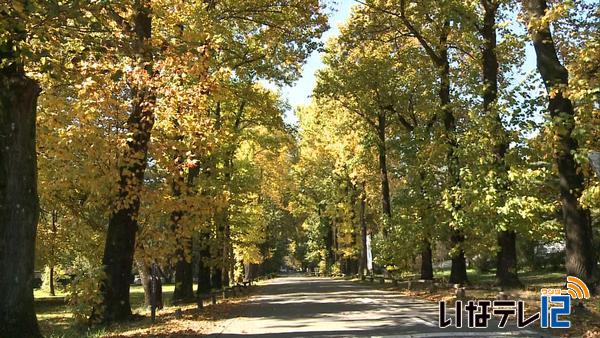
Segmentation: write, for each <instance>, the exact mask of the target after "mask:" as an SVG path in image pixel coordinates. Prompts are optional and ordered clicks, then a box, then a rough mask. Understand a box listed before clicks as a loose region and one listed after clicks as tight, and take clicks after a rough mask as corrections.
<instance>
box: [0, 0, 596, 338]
mask: <svg viewBox="0 0 600 338" xmlns="http://www.w3.org/2000/svg"><path fill="white" fill-rule="evenodd" d="M326 6H327V4H326V3H323V2H319V1H300V0H297V1H267V0H264V1H263V0H260V1H252V2H240V1H203V2H191V3H190V2H186V1H175V2H173V1H160V0H157V1H155V0H152V1H150V0H147V1H141V0H139V1H138V0H136V1H124V2H123V1H119V2H112V1H108V2H95V1H91V2H86V3H81V2H53V1H13V2H11V3H10V4H3V5H0V19H1V21H0V28H2V30H1V31H2V33H0V87H1V88H0V89H2V90H1V92H0V113H1V115H0V130H2V131H1V134H0V136H2V137H1V138H0V143H2V144H0V148H1V150H0V159H1V163H2V168H3V169H2V174H1V175H0V190H1V195H2V200H1V204H0V207H1V210H0V214H1V216H0V217H1V224H0V235H1V237H0V238H1V240H2V242H1V243H0V250H1V253H2V255H1V256H0V268H1V272H2V273H1V275H2V277H1V279H0V281H1V285H2V288H3V289H5V290H9V291H8V292H5V293H3V294H2V295H3V297H5V298H2V300H0V309H1V312H0V319H1V320H2V324H3V327H8V328H9V332H11V334H12V332H15V333H14V335H21V334H27V335H32V336H35V335H38V330H37V328H36V325H35V317H34V315H35V314H34V311H33V297H32V294H31V292H30V291H31V290H30V285H29V284H30V282H29V281H31V279H32V274H33V267H34V264H37V265H38V266H40V267H41V266H42V265H47V266H48V269H49V271H50V274H51V275H55V274H60V275H61V277H64V275H68V276H69V278H68V279H69V280H70V279H72V285H71V287H72V289H71V294H72V295H71V301H72V304H73V306H74V308H75V309H76V312H77V314H78V315H79V316H80V317H81V318H87V317H90V316H91V317H92V318H94V319H98V320H101V321H104V322H110V321H117V320H124V319H127V318H129V317H130V315H131V307H130V305H129V285H130V282H131V280H132V273H133V274H139V275H140V277H142V279H144V277H145V276H147V272H148V269H149V267H150V266H151V265H153V264H156V265H157V266H159V267H160V270H161V273H162V274H163V275H164V277H165V278H166V279H171V278H170V277H173V278H172V280H173V282H174V283H175V292H174V297H173V298H174V299H173V301H176V302H185V301H191V300H193V298H194V290H193V284H194V277H196V281H197V283H198V287H197V290H196V293H204V292H207V291H208V290H210V289H211V288H220V287H222V286H225V285H229V284H231V283H234V282H237V281H239V280H240V279H243V278H250V277H251V276H252V275H253V274H255V273H257V272H258V271H259V270H262V272H271V271H277V270H278V269H279V268H280V267H282V266H289V267H293V268H301V269H306V268H315V267H319V268H320V269H322V270H328V271H330V272H340V273H346V274H354V273H360V274H364V273H366V265H367V264H366V257H367V255H368V253H367V242H368V241H371V240H372V243H373V250H374V251H373V253H374V258H375V262H376V265H377V266H379V268H378V269H381V268H382V267H385V269H386V270H388V271H389V272H394V273H399V274H402V273H415V272H416V273H418V274H419V276H420V277H421V278H422V279H432V278H434V265H435V264H434V263H436V262H439V261H441V260H444V259H445V258H450V259H451V260H452V268H451V274H450V276H449V281H451V282H456V283H466V282H467V281H468V280H467V273H466V271H467V266H468V265H470V266H473V267H475V266H476V267H479V268H486V267H487V268H490V267H491V268H492V269H494V268H495V270H496V271H495V272H496V277H497V283H498V284H500V285H502V286H515V285H518V284H519V280H518V275H517V272H518V271H519V266H518V263H519V262H521V263H523V262H524V263H527V259H524V258H527V257H529V256H530V255H521V251H523V250H530V249H531V248H533V247H535V246H539V245H543V244H548V243H557V242H558V243H563V242H564V244H565V246H566V257H567V261H566V271H567V272H568V273H569V274H573V275H576V276H579V277H580V278H582V279H584V280H585V281H586V282H587V283H588V284H590V285H593V284H594V283H596V281H597V278H596V275H595V274H596V273H597V260H598V257H597V255H596V254H595V252H596V251H597V250H595V246H597V243H596V242H594V238H596V239H597V238H598V236H597V214H598V202H597V201H598V196H599V192H600V188H599V184H600V183H598V180H597V178H594V177H593V173H592V171H591V170H590V168H589V165H588V163H587V153H588V152H589V151H590V150H594V149H596V150H597V148H598V146H599V145H598V138H597V134H598V125H600V124H599V123H598V116H599V115H598V102H599V101H598V88H597V87H598V67H597V63H598V57H597V54H598V46H599V43H598V36H599V35H598V28H597V27H598V25H597V24H598V22H597V21H598V6H597V4H594V3H590V2H588V1H572V2H564V3H563V2H556V3H554V2H552V3H546V2H545V1H537V0H536V1H522V2H516V1H511V0H506V1H504V0H502V1H500V0H498V1H493V0H480V1H454V0H447V1H426V0H423V1H408V0H406V1H399V2H389V1H376V0H369V1H362V2H359V4H358V5H357V6H355V8H354V11H353V14H352V16H351V18H350V19H349V20H348V22H346V24H345V25H344V26H343V27H342V28H341V30H340V31H341V33H340V35H339V36H337V37H335V38H334V39H332V41H330V42H329V43H328V44H327V45H326V46H325V49H324V59H323V60H324V65H325V67H324V69H322V70H321V71H319V73H318V75H317V77H318V84H317V86H316V88H315V91H314V93H313V98H312V101H311V102H310V103H309V104H307V105H306V106H305V107H301V108H299V109H298V110H297V112H296V113H297V116H298V118H299V124H298V126H297V128H295V127H294V126H290V125H287V124H286V123H284V120H283V115H284V114H285V112H286V111H289V109H290V107H288V106H287V104H286V103H285V102H284V101H283V100H282V98H281V97H280V95H279V93H278V91H277V90H276V88H275V87H277V86H280V85H284V84H290V83H291V82H293V81H294V80H295V79H297V78H298V76H299V75H300V70H301V67H302V65H303V62H304V60H305V59H306V58H307V57H308V55H310V53H311V52H313V51H315V50H316V49H317V48H319V47H320V43H319V40H318V38H319V37H320V35H321V34H322V33H323V32H324V31H325V30H326V28H327V27H326V19H327V17H326V15H325V12H326ZM514 8H518V9H520V10H522V14H521V15H515V14H514V13H513V12H514V11H513V10H512V9H514ZM528 41H531V45H529V42H528ZM531 47H533V48H531ZM534 56H535V58H536V59H537V61H538V62H537V64H538V70H539V75H538V72H533V73H531V72H530V74H524V73H526V71H527V70H533V69H529V68H527V67H529V66H524V64H527V60H528V59H532V58H533V57H534ZM530 68H531V67H530ZM36 181H37V183H36ZM38 193H39V205H38ZM559 208H562V216H559ZM38 211H41V216H40V217H38V214H39V213H38ZM561 222H562V225H561ZM563 225H564V231H565V234H566V236H563V235H562V229H563V228H562V226H563ZM36 226H37V234H38V237H37V240H36V237H35V233H36ZM34 246H37V248H38V251H37V252H38V253H37V255H34V254H33V252H34ZM101 253H103V254H101ZM100 257H102V259H100ZM34 259H35V260H34ZM134 261H135V262H136V264H135V266H134V265H133V262H134ZM490 262H491V263H490ZM6 271H10V273H5V272H6ZM171 275H172V276H171ZM51 279H52V278H51ZM52 280H53V279H52ZM15 281H17V282H15ZM48 284H49V285H53V283H48ZM5 324H6V325H5Z"/></svg>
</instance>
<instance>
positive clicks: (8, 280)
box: [0, 32, 41, 337]
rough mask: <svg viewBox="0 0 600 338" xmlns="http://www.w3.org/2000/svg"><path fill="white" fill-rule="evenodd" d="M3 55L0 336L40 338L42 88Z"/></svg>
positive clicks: (0, 92)
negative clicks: (36, 280) (36, 282)
mask: <svg viewBox="0 0 600 338" xmlns="http://www.w3.org/2000/svg"><path fill="white" fill-rule="evenodd" d="M9 33H10V32H9ZM23 34H24V33H23ZM9 38H10V35H9ZM0 47H7V46H5V45H0ZM0 50H2V48H0ZM4 50H8V51H9V52H7V53H8V54H9V55H8V57H7V55H6V54H5V53H4V52H0V65H3V63H4V62H7V64H8V66H5V67H4V68H0V327H1V329H0V331H2V335H3V336H6V337H40V336H41V335H40V331H39V328H38V324H37V319H36V316H35V311H34V306H33V268H34V257H35V235H36V228H37V222H38V217H39V201H38V195H37V164H36V163H37V157H36V148H35V121H36V107H37V98H38V96H39V93H40V87H39V86H38V84H37V83H36V82H35V81H34V80H32V79H30V78H28V77H27V76H26V75H25V71H24V69H23V67H22V65H18V64H17V61H16V58H14V55H10V54H12V50H13V48H12V45H11V44H10V43H9V49H4ZM13 58H14V59H13Z"/></svg>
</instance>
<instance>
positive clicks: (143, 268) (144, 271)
mask: <svg viewBox="0 0 600 338" xmlns="http://www.w3.org/2000/svg"><path fill="white" fill-rule="evenodd" d="M135 265H136V266H137V269H138V273H139V274H140V281H141V282H142V288H143V289H144V305H145V306H150V267H149V266H147V265H146V264H144V262H143V261H142V260H140V259H136V260H135Z"/></svg>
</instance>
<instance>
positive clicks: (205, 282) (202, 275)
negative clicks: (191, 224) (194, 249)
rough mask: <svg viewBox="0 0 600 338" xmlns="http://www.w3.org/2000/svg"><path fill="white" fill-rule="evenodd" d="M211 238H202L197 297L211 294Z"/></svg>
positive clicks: (205, 236) (206, 236)
mask: <svg viewBox="0 0 600 338" xmlns="http://www.w3.org/2000/svg"><path fill="white" fill-rule="evenodd" d="M209 240H210V236H209V235H208V234H206V235H204V236H203V237H202V241H200V246H201V248H200V251H199V257H198V288H197V289H196V294H197V295H202V294H206V293H208V292H210V265H209V264H208V260H209V259H210V250H209V248H208V245H209V244H208V242H209Z"/></svg>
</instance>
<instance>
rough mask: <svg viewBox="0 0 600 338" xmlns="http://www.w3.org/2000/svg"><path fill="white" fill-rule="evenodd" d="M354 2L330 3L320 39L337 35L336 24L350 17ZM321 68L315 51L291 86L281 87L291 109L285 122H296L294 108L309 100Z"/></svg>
mask: <svg viewBox="0 0 600 338" xmlns="http://www.w3.org/2000/svg"><path fill="white" fill-rule="evenodd" d="M354 4H355V2H354V0H338V1H336V3H334V4H331V5H330V6H332V7H333V8H334V12H333V13H331V15H330V16H329V27H330V28H329V30H328V31H327V32H325V34H323V36H322V37H321V41H323V42H326V41H327V40H329V39H330V38H331V37H333V36H337V35H338V34H339V32H340V30H339V29H338V26H339V25H340V24H342V23H344V22H345V21H346V20H347V19H348V18H349V17H350V11H351V8H352V6H353V5H354ZM321 68H323V62H322V61H321V53H319V52H317V51H315V52H313V53H312V54H311V56H310V57H309V58H308V60H307V61H306V64H305V65H304V67H302V77H301V78H300V79H299V80H298V81H296V82H295V83H294V85H293V86H288V87H283V88H281V94H282V95H283V97H284V98H285V99H286V100H287V101H288V103H289V104H290V105H291V106H292V110H291V111H288V112H287V113H286V115H285V121H286V122H287V123H291V124H296V123H297V122H298V119H297V118H296V115H294V110H295V108H296V107H297V106H299V105H304V104H307V103H308V102H309V96H310V94H311V93H312V90H313V87H314V86H315V83H316V78H315V73H316V72H317V70H319V69H321Z"/></svg>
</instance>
